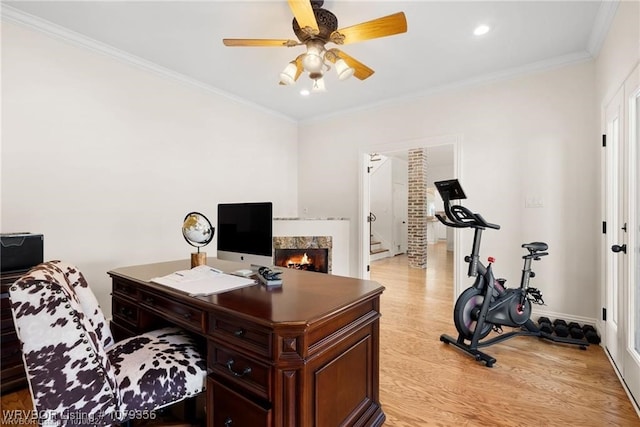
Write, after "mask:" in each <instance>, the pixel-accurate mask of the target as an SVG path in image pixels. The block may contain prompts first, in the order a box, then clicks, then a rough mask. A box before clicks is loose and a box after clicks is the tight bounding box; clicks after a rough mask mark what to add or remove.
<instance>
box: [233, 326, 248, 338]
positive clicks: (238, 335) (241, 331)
mask: <svg viewBox="0 0 640 427" xmlns="http://www.w3.org/2000/svg"><path fill="white" fill-rule="evenodd" d="M245 333H247V331H245V330H244V329H242V328H241V329H238V330H237V331H235V332H234V333H233V335H235V336H236V337H238V338H241V337H243V336H244V334H245Z"/></svg>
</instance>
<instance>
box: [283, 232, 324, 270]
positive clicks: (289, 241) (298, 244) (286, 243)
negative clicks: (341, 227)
mask: <svg viewBox="0 0 640 427" xmlns="http://www.w3.org/2000/svg"><path fill="white" fill-rule="evenodd" d="M332 248H333V239H332V237H331V236H280V237H274V238H273V249H274V250H277V249H328V255H327V264H328V273H329V274H331V272H332V269H331V267H332V256H331V254H332V252H333V251H332Z"/></svg>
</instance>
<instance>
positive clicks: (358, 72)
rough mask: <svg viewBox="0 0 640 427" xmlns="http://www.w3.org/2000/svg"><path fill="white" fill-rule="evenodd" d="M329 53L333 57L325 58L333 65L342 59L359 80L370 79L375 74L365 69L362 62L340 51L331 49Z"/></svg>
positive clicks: (367, 68) (369, 69)
mask: <svg viewBox="0 0 640 427" xmlns="http://www.w3.org/2000/svg"><path fill="white" fill-rule="evenodd" d="M329 52H331V53H333V54H334V55H328V56H327V58H328V59H329V61H331V62H333V63H335V62H336V61H337V60H338V58H340V59H344V62H346V63H347V65H348V66H349V67H351V68H353V69H354V73H353V75H354V76H355V77H357V78H358V79H360V80H364V79H366V78H368V77H371V75H372V74H373V73H375V71H373V70H372V69H371V68H369V67H367V66H366V65H364V64H363V63H362V62H360V61H358V60H357V59H355V58H354V57H352V56H349V55H347V54H346V53H344V52H343V51H341V50H340V49H336V48H333V49H330V50H329Z"/></svg>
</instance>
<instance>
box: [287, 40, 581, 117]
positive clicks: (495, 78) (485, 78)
mask: <svg viewBox="0 0 640 427" xmlns="http://www.w3.org/2000/svg"><path fill="white" fill-rule="evenodd" d="M591 60H593V56H592V55H591V53H589V52H587V51H583V52H578V53H572V54H568V55H563V56H558V57H556V58H550V59H546V60H544V61H538V62H534V63H531V64H527V65H523V66H521V67H515V68H510V69H507V70H502V71H498V72H495V73H489V74H484V75H481V76H477V77H473V78H471V79H467V80H460V81H458V82H455V83H451V84H446V85H441V86H436V87H433V88H429V89H426V90H423V91H419V92H414V93H411V94H407V95H404V96H399V97H395V98H391V99H386V100H384V101H380V102H374V103H371V104H367V105H362V106H358V107H354V108H349V109H344V110H340V111H337V112H332V113H329V114H325V115H322V116H318V117H313V118H310V119H303V120H300V121H299V123H300V124H309V123H315V122H318V121H322V120H325V119H329V118H331V117H335V116H342V115H344V114H348V113H355V112H359V111H365V110H372V109H376V108H381V107H384V106H391V105H394V104H398V103H401V102H406V101H409V100H414V99H416V98H426V97H429V96H433V95H436V94H440V93H443V92H454V91H457V90H461V89H467V88H471V87H477V86H482V85H485V84H489V83H494V82H499V81H505V80H510V79H514V78H517V77H522V76H525V75H528V74H535V73H541V72H544V71H549V70H554V69H557V68H562V67H566V66H569V65H574V64H580V63H583V62H588V61H591Z"/></svg>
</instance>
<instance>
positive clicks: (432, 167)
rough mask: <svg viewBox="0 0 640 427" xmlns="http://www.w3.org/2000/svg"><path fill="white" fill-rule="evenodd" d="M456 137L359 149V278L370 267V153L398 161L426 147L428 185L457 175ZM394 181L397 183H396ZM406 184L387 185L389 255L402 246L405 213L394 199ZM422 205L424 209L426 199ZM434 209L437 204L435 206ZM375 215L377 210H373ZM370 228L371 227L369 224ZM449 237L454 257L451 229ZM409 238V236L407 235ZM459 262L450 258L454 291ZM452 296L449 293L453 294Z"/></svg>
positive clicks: (366, 275) (405, 189) (401, 194)
mask: <svg viewBox="0 0 640 427" xmlns="http://www.w3.org/2000/svg"><path fill="white" fill-rule="evenodd" d="M458 140H459V137H458V136H446V137H437V138H432V139H425V140H416V141H406V142H404V143H395V144H387V145H378V146H372V147H368V148H367V147H365V148H363V149H362V150H361V157H360V158H361V174H360V177H361V180H360V195H361V197H360V212H361V217H360V218H362V220H361V227H360V230H359V243H360V256H359V267H360V272H361V273H360V274H361V277H363V278H369V271H370V262H371V259H372V258H371V256H370V246H369V245H370V234H371V231H370V230H371V229H370V226H371V224H370V222H369V221H368V220H369V219H370V214H371V213H372V209H371V207H372V194H373V192H374V191H375V188H372V180H371V177H370V173H369V172H370V170H371V169H370V166H371V165H370V159H371V158H372V157H371V155H372V154H374V153H375V154H378V155H380V156H385V157H389V158H393V159H397V160H400V161H402V162H407V159H408V153H409V151H410V150H412V149H417V148H424V149H425V150H426V153H427V154H426V155H427V171H428V172H427V174H428V177H427V181H429V182H430V183H431V184H427V185H432V183H433V182H434V181H437V180H440V179H450V178H455V177H458V176H459V173H458V171H459V167H458V161H459V153H458V149H459V144H458ZM396 184H397V185H396ZM408 187H409V186H408V184H406V183H401V182H398V183H395V184H394V183H392V184H391V185H390V186H389V189H390V190H389V191H390V192H389V210H390V212H392V213H393V218H394V219H392V220H391V222H390V223H391V224H392V228H393V229H394V230H395V231H396V232H395V233H394V235H395V236H397V237H396V238H395V239H394V240H393V242H392V244H393V248H392V249H394V251H390V254H389V256H392V253H393V252H395V254H398V253H401V252H405V251H403V248H404V245H405V243H404V237H403V231H404V227H405V226H406V224H402V222H403V221H404V222H408V221H407V220H405V219H404V218H405V215H406V213H404V212H400V208H399V206H401V204H400V203H394V202H397V201H399V200H401V199H405V200H406V196H405V194H406V193H407V192H408ZM424 209H425V210H426V209H427V206H426V203H425V206H424ZM436 209H438V208H436ZM374 214H376V215H377V213H375V212H374ZM371 228H373V227H371ZM446 234H447V233H445V232H444V231H443V232H441V233H439V235H440V236H444V237H445V238H446ZM449 237H450V239H451V241H452V244H451V245H449V249H451V251H452V252H453V258H454V260H458V259H459V257H458V256H457V250H456V248H457V246H458V245H456V244H455V240H456V239H458V236H457V233H451V234H450V236H449ZM409 239H410V237H409ZM459 264H460V265H461V264H462V262H454V273H453V275H454V284H455V286H454V288H455V290H456V294H455V295H457V292H458V289H459V286H460V285H459V284H458V283H457V282H458V280H456V279H455V278H456V277H460V274H459V271H461V270H460V268H459V267H460V266H459ZM453 297H454V296H452V298H453Z"/></svg>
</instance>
